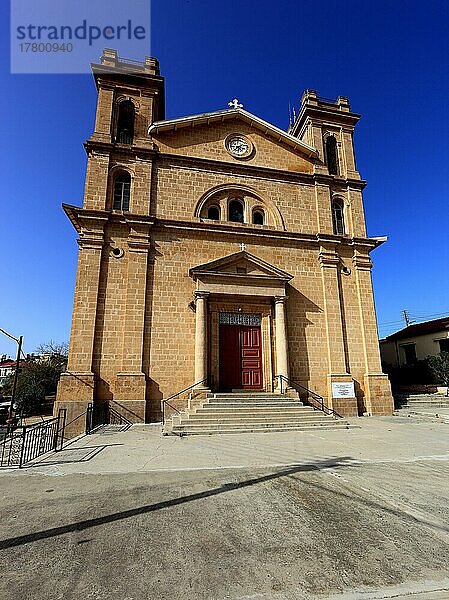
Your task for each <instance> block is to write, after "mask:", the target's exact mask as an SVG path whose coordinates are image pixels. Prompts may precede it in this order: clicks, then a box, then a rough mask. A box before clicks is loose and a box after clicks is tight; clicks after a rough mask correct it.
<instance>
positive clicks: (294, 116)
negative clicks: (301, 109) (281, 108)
mask: <svg viewBox="0 0 449 600" xmlns="http://www.w3.org/2000/svg"><path fill="white" fill-rule="evenodd" d="M295 121H296V110H295V107H293V123H294V122H295Z"/></svg>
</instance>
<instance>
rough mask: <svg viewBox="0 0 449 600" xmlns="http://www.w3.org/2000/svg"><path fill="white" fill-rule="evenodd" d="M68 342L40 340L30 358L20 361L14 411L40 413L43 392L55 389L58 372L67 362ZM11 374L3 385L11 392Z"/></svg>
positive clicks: (6, 390) (8, 392)
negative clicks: (34, 353)
mask: <svg viewBox="0 0 449 600" xmlns="http://www.w3.org/2000/svg"><path fill="white" fill-rule="evenodd" d="M67 349H68V344H66V343H62V344H55V343H54V342H53V341H51V340H50V341H49V342H46V343H45V344H40V345H39V346H38V347H37V348H36V351H37V352H38V355H37V356H36V355H33V356H32V357H31V358H30V359H29V360H26V361H23V362H21V365H20V370H19V376H18V380H17V389H16V400H15V404H16V413H18V414H22V415H25V414H39V413H40V412H41V407H42V404H43V403H44V401H45V396H49V395H51V394H54V393H55V392H56V387H57V385H58V381H59V376H60V375H61V373H62V372H63V371H65V369H66V366H67ZM12 382H13V376H11V377H9V379H8V381H7V382H6V384H5V385H4V386H3V390H2V391H3V394H4V395H8V394H9V395H10V394H11V391H12Z"/></svg>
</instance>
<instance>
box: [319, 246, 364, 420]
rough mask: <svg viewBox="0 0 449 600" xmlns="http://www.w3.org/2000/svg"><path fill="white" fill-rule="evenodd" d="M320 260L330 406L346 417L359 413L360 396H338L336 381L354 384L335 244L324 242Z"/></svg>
mask: <svg viewBox="0 0 449 600" xmlns="http://www.w3.org/2000/svg"><path fill="white" fill-rule="evenodd" d="M319 261H320V266H321V279H322V285H323V303H324V316H325V321H326V342H327V356H328V365H329V367H328V368H329V372H328V374H327V376H326V388H327V397H328V403H329V408H333V409H334V410H336V411H337V412H338V413H339V414H341V415H343V416H356V415H357V414H358V411H357V398H356V397H355V392H354V394H353V395H352V396H347V397H345V398H344V402H342V399H339V398H334V393H333V385H332V384H333V383H352V382H353V379H352V376H351V375H350V373H348V372H347V365H346V358H345V357H346V352H345V340H344V335H343V323H342V308H341V300H340V289H339V280H338V272H337V269H338V268H339V265H340V257H339V256H338V254H337V252H336V251H335V249H334V247H333V245H332V244H326V245H322V246H321V248H320V254H319Z"/></svg>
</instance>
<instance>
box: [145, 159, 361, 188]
mask: <svg viewBox="0 0 449 600" xmlns="http://www.w3.org/2000/svg"><path fill="white" fill-rule="evenodd" d="M156 160H157V161H158V162H159V163H161V164H162V165H163V164H164V163H172V164H170V165H169V166H171V167H173V166H174V167H177V166H180V167H183V168H191V169H192V170H198V171H207V172H209V173H210V172H215V173H220V174H226V175H237V176H242V175H243V176H245V175H246V176H248V175H251V176H252V177H255V178H259V179H269V180H274V179H277V180H283V181H289V182H293V183H305V184H308V185H316V184H321V185H327V186H335V185H337V186H340V187H344V188H353V189H359V190H360V191H361V190H363V189H364V188H365V186H366V181H364V180H363V179H351V178H348V179H346V178H343V177H337V176H335V175H327V174H324V173H299V172H296V171H284V170H282V169H273V168H271V167H262V166H258V165H249V164H247V163H245V164H240V163H238V164H237V163H236V164H234V163H230V162H227V161H223V160H212V159H210V158H197V157H192V156H184V155H180V154H165V153H156ZM164 166H165V165H164Z"/></svg>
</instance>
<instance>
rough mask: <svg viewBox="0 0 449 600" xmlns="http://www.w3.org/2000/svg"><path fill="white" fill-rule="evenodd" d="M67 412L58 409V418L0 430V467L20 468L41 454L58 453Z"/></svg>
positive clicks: (61, 444)
mask: <svg viewBox="0 0 449 600" xmlns="http://www.w3.org/2000/svg"><path fill="white" fill-rule="evenodd" d="M66 414H67V411H66V409H64V408H61V409H59V411H58V416H57V417H55V418H54V419H48V420H46V421H42V422H41V423H35V424H34V425H21V426H19V427H15V426H12V425H7V426H5V427H2V428H1V429H0V467H22V466H23V465H25V464H26V463H28V462H30V461H32V460H34V459H35V458H37V457H38V456H41V455H42V454H46V453H47V452H50V451H51V450H53V451H54V452H58V450H61V449H62V446H63V443H64V432H65V426H66Z"/></svg>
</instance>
